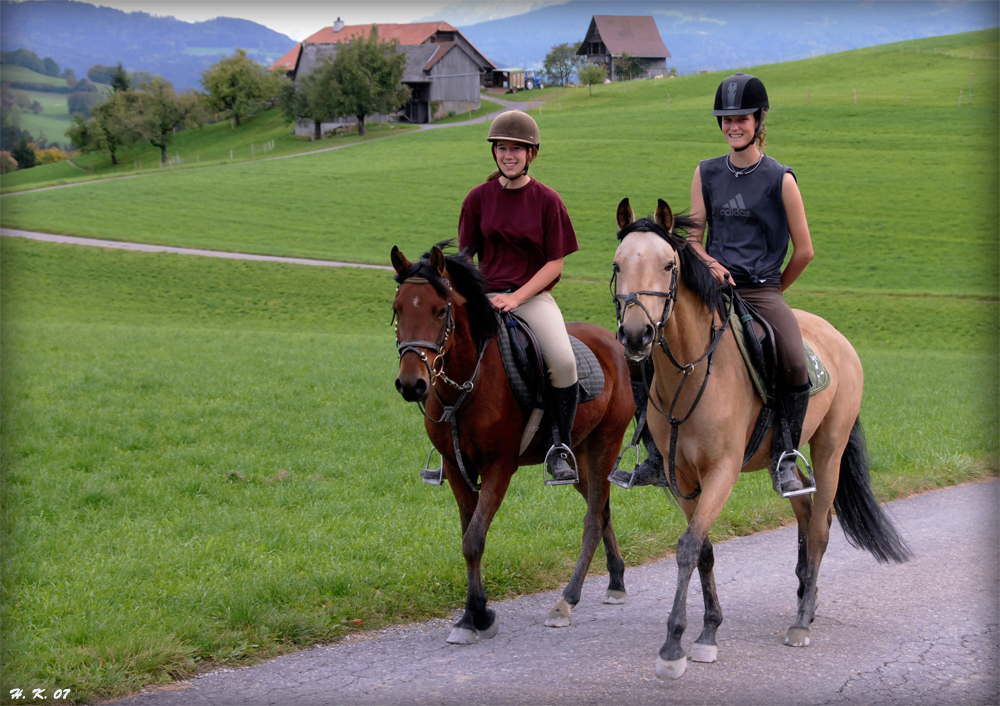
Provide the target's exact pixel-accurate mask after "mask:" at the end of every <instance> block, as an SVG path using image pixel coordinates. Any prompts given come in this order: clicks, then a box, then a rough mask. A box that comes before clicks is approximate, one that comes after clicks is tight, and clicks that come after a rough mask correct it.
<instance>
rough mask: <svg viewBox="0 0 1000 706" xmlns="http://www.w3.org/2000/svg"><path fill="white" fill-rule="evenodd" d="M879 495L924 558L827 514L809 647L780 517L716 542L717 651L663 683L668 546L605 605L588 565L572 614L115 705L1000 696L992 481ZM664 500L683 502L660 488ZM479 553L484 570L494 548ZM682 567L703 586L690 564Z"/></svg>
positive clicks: (401, 639) (306, 662)
mask: <svg viewBox="0 0 1000 706" xmlns="http://www.w3.org/2000/svg"><path fill="white" fill-rule="evenodd" d="M614 492H615V493H617V492H619V491H618V490H617V489H614ZM621 492H624V491H621ZM632 492H656V491H653V490H652V489H648V488H647V489H638V490H635V491H632ZM887 507H888V509H889V512H890V514H891V516H892V517H893V518H894V520H895V522H896V523H897V525H898V526H899V527H900V529H901V531H902V534H903V536H904V537H905V538H906V540H907V541H908V542H909V544H910V546H911V548H912V549H913V550H914V551H915V553H916V559H915V560H913V561H911V562H909V563H907V564H904V565H892V566H884V565H880V564H878V563H876V562H875V560H874V559H873V558H872V557H871V556H870V555H869V554H867V553H863V552H861V551H859V550H856V549H854V548H853V547H851V546H850V545H848V543H847V540H846V539H845V538H844V535H843V533H842V532H841V531H840V528H839V526H838V525H837V524H836V522H835V523H834V527H833V533H832V534H831V542H830V548H829V551H828V552H827V555H826V559H825V560H824V562H823V570H822V573H821V575H820V597H821V602H820V607H819V611H818V616H817V618H816V622H815V623H814V624H813V631H812V640H813V642H812V645H811V646H810V647H807V648H792V647H785V646H784V645H783V644H782V637H783V635H784V632H785V630H786V629H787V627H788V626H789V625H790V624H791V623H792V622H793V620H794V613H795V589H796V580H795V577H794V571H793V570H794V562H795V553H796V546H795V545H796V533H795V530H794V529H793V528H785V529H780V530H777V531H773V532H767V533H764V534H759V535H756V536H753V537H741V538H737V539H733V540H730V541H727V542H723V543H722V544H719V545H717V547H716V564H715V568H716V582H717V585H718V591H719V598H720V600H721V601H722V608H723V611H724V615H725V622H724V623H723V624H722V627H721V628H720V630H719V659H718V661H717V662H715V663H713V664H697V663H690V662H689V666H688V671H687V674H685V675H684V676H683V677H682V678H681V679H679V680H676V681H671V682H669V683H667V682H663V681H660V680H658V679H657V678H656V676H655V675H654V671H653V670H654V663H655V660H656V656H657V651H658V650H659V648H660V645H661V644H662V643H663V640H664V637H665V631H666V620H667V614H668V612H669V609H670V602H671V597H672V594H673V587H674V585H675V581H676V565H675V563H674V561H673V560H672V559H668V560H665V561H661V562H657V563H655V564H649V565H646V566H641V567H636V568H633V569H629V570H628V571H626V573H625V581H626V586H627V588H628V592H629V597H628V602H627V603H626V604H625V605H624V606H608V605H603V604H602V603H601V599H602V598H603V595H604V588H605V583H606V581H605V578H604V577H602V576H592V577H591V578H590V579H589V580H588V582H587V584H586V586H585V588H584V593H583V599H582V600H581V602H580V604H579V605H578V606H577V608H576V611H575V612H574V614H573V625H572V626H571V627H569V628H567V629H553V628H546V627H544V625H543V622H544V620H545V616H546V614H547V613H548V610H549V608H551V607H552V605H553V604H554V603H555V601H556V600H557V598H558V594H557V593H545V594H540V595H533V596H525V597H522V598H518V599H515V600H510V601H504V602H499V603H496V604H494V606H493V607H494V608H496V609H497V612H498V614H499V616H500V620H501V625H500V632H499V634H498V635H497V636H496V637H495V638H494V639H492V640H488V641H484V642H480V643H479V644H476V645H473V646H469V647H459V646H453V645H448V644H446V643H445V638H446V637H447V635H448V632H449V627H448V625H449V621H434V622H431V623H426V624H419V625H411V626H406V627H399V628H393V629H389V630H384V631H378V632H374V633H371V634H368V635H362V636H358V637H356V638H354V639H351V640H349V641H345V642H341V643H338V644H335V645H330V646H324V647H317V648H313V649H309V650H304V651H302V652H299V653H296V654H293V655H289V656H286V657H282V658H279V659H275V660H273V661H271V662H268V663H266V664H262V665H259V666H256V667H251V668H246V669H239V670H222V671H217V672H213V673H209V674H206V675H204V676H202V677H200V678H197V679H193V680H191V681H188V682H183V683H178V684H174V685H171V686H170V687H166V688H159V689H155V690H149V691H144V692H140V693H138V694H135V695H133V696H131V697H128V698H126V699H123V700H119V701H117V702H115V703H116V706H209V705H211V706H229V705H236V704H253V705H256V704H295V705H296V706H312V705H314V704H449V705H450V704H455V705H459V704H461V705H463V706H466V705H468V704H524V705H526V706H527V705H531V706H536V705H538V704H553V705H561V704H572V705H573V706H583V705H585V704H615V705H616V706H627V705H631V704H725V705H726V706H751V705H754V706H755V705H757V704H761V705H763V704H778V705H785V704H787V705H789V706H792V705H794V706H811V705H817V706H819V705H821V704H822V705H824V706H828V705H837V704H859V705H864V706H890V705H891V706H896V705H898V706H937V705H945V704H948V705H952V704H954V705H956V706H957V705H962V706H978V705H980V704H997V703H1000V688H998V673H1000V663H998V659H1000V657H998V613H1000V579H998V555H1000V549H998V546H1000V544H998V542H1000V538H998V523H1000V520H998V517H1000V487H998V482H997V481H996V480H993V481H989V482H986V483H975V484H969V485H964V486H960V487H956V488H950V489H947V490H940V491H935V492H931V493H927V494H924V495H920V496H916V497H913V498H909V499H906V500H900V501H896V502H894V503H891V504H890V505H888V506H887ZM664 508H665V510H664V511H665V512H674V511H675V510H672V509H669V507H668V505H667V503H666V502H665V503H664ZM485 566H486V567H487V568H486V570H487V571H488V570H489V569H488V566H489V552H488V551H487V557H486V563H485ZM692 583H693V584H694V586H697V585H698V581H697V579H695V580H694V581H693V582H692ZM688 615H689V625H690V627H689V629H688V633H687V634H686V635H685V643H686V644H690V642H691V641H692V640H693V639H694V638H695V636H696V635H697V633H698V631H699V630H700V623H701V592H700V590H698V588H695V587H692V590H691V591H690V594H689V611H688Z"/></svg>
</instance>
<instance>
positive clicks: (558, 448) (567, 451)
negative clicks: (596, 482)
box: [542, 444, 580, 485]
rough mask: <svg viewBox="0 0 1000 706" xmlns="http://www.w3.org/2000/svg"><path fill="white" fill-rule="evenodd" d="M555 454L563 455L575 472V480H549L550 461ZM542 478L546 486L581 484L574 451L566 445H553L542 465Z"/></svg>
mask: <svg viewBox="0 0 1000 706" xmlns="http://www.w3.org/2000/svg"><path fill="white" fill-rule="evenodd" d="M553 454H561V455H562V456H563V458H565V459H566V462H567V463H568V464H569V467H570V468H571V469H572V470H573V478H566V479H564V480H558V479H556V478H549V477H548V475H546V474H547V473H548V470H549V459H550V458H552V455H553ZM542 478H543V479H544V480H545V485H571V484H573V483H579V482H580V471H579V469H578V468H577V466H576V456H575V455H573V449H571V448H570V447H568V446H567V445H566V444H553V445H552V447H551V448H550V449H549V450H548V453H546V454H545V461H544V462H543V463H542Z"/></svg>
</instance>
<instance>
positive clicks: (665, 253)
mask: <svg viewBox="0 0 1000 706" xmlns="http://www.w3.org/2000/svg"><path fill="white" fill-rule="evenodd" d="M617 221H618V227H619V229H620V230H619V233H618V237H619V239H620V240H621V243H620V244H619V246H618V249H617V251H616V252H615V258H614V265H613V275H612V280H611V289H612V295H613V297H614V299H615V304H616V309H617V316H618V321H619V327H618V340H619V341H621V343H622V345H623V346H624V348H625V354H626V355H627V356H628V357H629V358H630V359H631V360H645V359H647V358H649V357H650V356H652V359H653V368H654V373H653V380H652V383H651V385H650V394H649V403H648V405H647V423H648V424H649V427H650V431H651V432H652V434H653V438H654V439H655V441H656V445H657V446H658V447H659V448H660V450H661V451H663V456H664V467H665V470H666V471H667V473H668V475H669V485H670V486H671V491H672V493H673V494H674V495H675V497H676V498H677V500H678V501H679V504H680V506H681V509H682V510H683V511H684V514H685V516H686V517H687V522H688V526H687V529H686V530H685V532H684V533H683V535H682V536H681V538H680V540H679V541H678V543H677V569H678V577H677V587H676V593H675V595H674V602H673V607H672V608H671V611H670V617H669V619H668V621H667V638H666V641H665V642H664V644H663V646H662V647H661V649H660V653H659V658H658V659H657V663H656V675H657V676H658V677H660V678H661V679H668V678H673V679H676V678H679V677H681V676H682V675H683V674H684V672H685V670H686V668H687V654H686V653H685V651H684V648H683V647H682V646H681V638H682V636H683V634H684V630H685V629H686V628H687V593H688V584H689V582H690V580H691V577H692V574H693V573H694V570H695V568H696V567H697V569H698V575H699V577H700V579H701V586H702V594H703V596H704V602H705V615H704V627H703V629H702V632H701V634H700V635H699V636H698V638H697V639H696V640H695V642H694V644H693V645H692V647H691V651H690V657H691V659H692V661H696V662H714V661H715V660H716V658H717V655H718V645H717V644H716V631H717V629H718V627H719V625H720V624H721V623H722V610H721V608H720V606H719V597H718V594H717V592H716V588H715V578H714V575H713V571H712V570H713V565H714V562H715V559H714V554H713V550H712V543H711V542H710V541H709V539H708V531H709V528H710V527H711V526H712V524H713V523H714V522H715V520H716V518H717V517H718V516H719V513H720V512H721V511H722V508H723V506H724V505H725V504H726V500H727V499H728V498H729V495H730V493H732V490H733V486H734V485H735V484H736V481H737V480H738V479H739V476H740V473H742V472H748V471H755V470H759V469H761V468H767V467H768V466H769V464H770V439H771V433H770V432H768V434H767V436H766V437H765V438H764V441H763V443H762V444H760V446H759V449H758V450H757V452H756V453H754V454H753V456H752V457H751V458H750V459H749V460H746V461H745V460H744V453H745V452H747V453H749V450H748V449H747V445H748V443H749V442H750V440H751V436H752V433H753V431H754V427H755V421H756V419H757V416H758V414H759V412H760V410H761V407H762V400H761V398H760V396H759V395H758V394H757V393H756V392H755V389H754V387H753V384H752V382H751V379H750V376H749V373H748V371H747V367H746V365H745V364H744V362H743V359H742V356H741V353H740V351H739V349H738V346H737V343H736V339H735V337H734V335H733V332H732V331H730V330H728V328H729V326H728V321H727V319H728V316H727V314H728V312H727V311H726V309H727V307H726V305H725V303H724V300H723V297H722V292H723V288H722V287H720V285H719V284H718V283H717V282H716V280H715V279H714V278H713V277H712V274H711V273H710V272H709V269H708V267H707V266H706V265H705V263H704V261H703V260H702V259H701V258H700V257H699V256H698V255H697V253H695V251H694V249H693V248H689V247H687V240H686V238H685V235H686V232H687V229H688V228H690V227H692V226H694V225H695V221H694V220H693V219H691V218H689V217H687V216H683V215H680V216H677V217H676V218H675V216H674V215H673V213H672V211H671V210H670V207H669V206H668V205H667V203H666V202H665V201H664V200H663V199H659V201H658V205H657V208H656V212H655V217H654V219H649V218H644V219H642V220H640V221H638V222H637V221H636V219H635V214H634V213H633V211H632V208H631V206H630V205H629V202H628V199H627V198H626V199H623V200H622V201H621V202H620V203H619V204H618V210H617ZM794 313H795V317H796V318H797V319H798V322H799V326H800V327H801V330H802V337H803V339H804V340H805V341H807V342H808V343H809V344H810V345H811V347H812V349H813V350H814V351H815V352H816V354H818V357H819V358H820V359H821V360H822V361H823V362H824V363H825V365H826V367H827V370H828V372H829V374H830V384H829V385H828V386H827V387H825V389H823V390H822V391H819V392H817V393H816V394H814V395H813V396H812V398H811V399H810V400H809V408H808V412H807V415H806V420H805V425H804V428H803V431H802V445H805V443H806V442H808V443H809V449H810V453H811V457H812V462H813V468H814V478H815V483H816V492H815V495H814V497H812V498H811V499H810V497H809V495H800V496H798V497H793V498H790V502H791V504H792V508H793V510H794V512H795V519H796V521H797V523H798V561H797V564H796V567H795V574H796V576H797V577H798V580H799V582H798V583H799V585H798V599H799V600H798V615H797V617H796V620H795V623H794V624H793V625H792V626H791V627H790V628H789V629H788V632H787V634H786V637H785V640H784V642H785V644H786V645H791V646H796V647H805V646H806V645H808V644H809V642H810V624H811V623H812V622H813V619H814V618H815V615H816V607H817V596H818V593H817V579H818V577H819V569H820V563H821V562H822V560H823V554H824V552H825V551H826V548H827V544H828V542H829V537H830V525H831V523H832V513H831V508H835V509H836V510H837V516H838V518H839V519H840V524H841V527H842V528H843V530H844V533H845V534H846V536H847V538H848V541H849V542H850V543H851V544H852V545H854V546H855V547H858V548H863V549H866V550H868V551H869V552H871V553H872V555H874V557H875V558H876V559H877V560H878V561H879V562H884V563H888V562H889V561H895V562H903V561H906V560H907V559H908V558H910V557H911V556H912V555H911V553H910V550H909V548H908V547H907V546H906V544H905V542H904V541H903V540H902V539H901V538H900V537H899V535H898V534H897V532H896V530H895V528H894V527H893V525H892V523H891V522H890V520H889V518H888V517H887V516H886V515H885V514H884V512H883V510H882V508H881V507H879V504H878V502H877V500H876V499H875V497H874V495H873V494H872V490H871V487H870V484H869V470H868V454H867V448H866V445H865V441H864V436H863V432H862V428H861V423H860V418H859V416H858V413H859V410H860V408H861V395H862V390H863V386H864V382H863V372H862V369H861V361H860V360H859V358H858V355H857V353H856V352H855V350H854V348H853V347H852V346H851V344H850V342H849V341H848V340H847V339H846V338H845V337H844V336H843V335H841V334H840V332H838V331H837V330H836V329H835V328H834V327H833V326H831V325H830V324H829V323H828V322H826V321H824V320H823V319H821V318H820V317H818V316H814V315H812V314H809V313H807V312H804V311H799V310H794ZM800 474H801V471H800Z"/></svg>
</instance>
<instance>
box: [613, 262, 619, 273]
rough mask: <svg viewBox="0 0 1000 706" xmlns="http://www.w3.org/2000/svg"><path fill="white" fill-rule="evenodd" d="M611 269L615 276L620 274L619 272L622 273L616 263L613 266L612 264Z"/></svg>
mask: <svg viewBox="0 0 1000 706" xmlns="http://www.w3.org/2000/svg"><path fill="white" fill-rule="evenodd" d="M611 269H612V270H613V271H614V272H615V273H616V274H617V273H618V272H621V271H622V268H620V267H619V266H618V263H617V262H616V263H614V264H613V265H612V266H611Z"/></svg>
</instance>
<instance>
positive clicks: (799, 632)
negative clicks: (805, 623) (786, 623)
mask: <svg viewBox="0 0 1000 706" xmlns="http://www.w3.org/2000/svg"><path fill="white" fill-rule="evenodd" d="M785 644H786V645H788V646H789V647H808V646H809V629H808V628H788V635H786V636H785Z"/></svg>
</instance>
